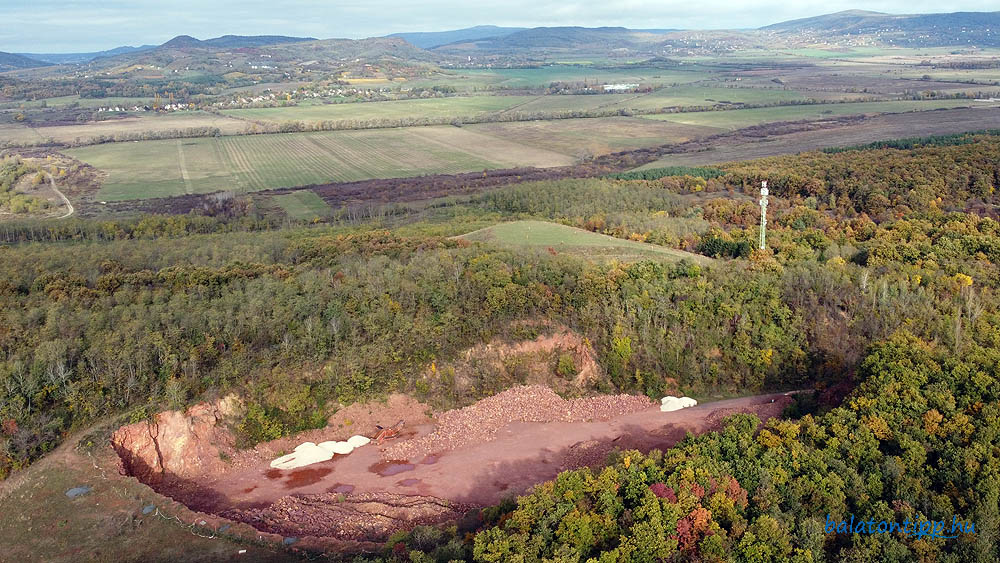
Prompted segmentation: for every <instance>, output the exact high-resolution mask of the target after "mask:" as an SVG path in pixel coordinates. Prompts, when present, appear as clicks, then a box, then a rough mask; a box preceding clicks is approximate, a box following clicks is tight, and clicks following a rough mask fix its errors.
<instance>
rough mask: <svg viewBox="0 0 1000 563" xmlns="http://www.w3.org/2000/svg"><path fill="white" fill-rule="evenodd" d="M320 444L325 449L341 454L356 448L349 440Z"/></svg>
mask: <svg viewBox="0 0 1000 563" xmlns="http://www.w3.org/2000/svg"><path fill="white" fill-rule="evenodd" d="M318 445H319V447H321V448H323V449H324V450H327V451H329V452H332V453H335V454H340V455H347V454H349V453H351V451H352V450H354V446H352V445H350V444H348V443H347V442H320V443H319V444H318Z"/></svg>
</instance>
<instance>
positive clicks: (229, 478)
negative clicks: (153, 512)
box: [151, 388, 791, 541]
mask: <svg viewBox="0 0 1000 563" xmlns="http://www.w3.org/2000/svg"><path fill="white" fill-rule="evenodd" d="M526 389H531V388H526ZM619 400H621V399H619ZM790 401H791V399H790V397H788V395H787V394H773V395H762V396H756V397H744V398H739V399H731V400H725V401H718V402H713V403H708V404H704V405H698V406H696V407H691V408H686V409H682V410H679V411H674V412H669V413H663V412H660V411H659V407H658V406H650V407H645V408H643V407H641V406H639V407H636V406H635V404H632V405H629V407H628V408H623V409H622V411H626V414H620V415H612V417H610V418H607V419H605V420H597V421H592V422H580V421H570V422H564V421H548V422H520V421H514V422H509V423H506V424H504V425H503V426H502V427H500V428H499V429H498V430H497V431H496V432H495V433H492V434H491V436H492V438H491V439H490V438H487V441H483V442H475V443H473V444H471V445H470V444H464V445H459V446H458V447H456V448H455V449H452V450H450V451H434V452H429V453H418V454H415V455H414V457H413V458H412V459H385V457H386V454H387V453H390V452H392V451H393V450H395V451H406V450H408V448H401V447H400V446H402V445H403V444H405V443H406V442H408V441H414V442H421V443H434V441H428V440H426V439H424V440H419V439H420V438H425V437H427V436H430V435H432V434H433V433H435V431H437V432H440V431H441V428H440V427H438V426H436V425H435V423H434V422H425V423H422V424H417V425H414V426H408V427H407V428H406V429H405V431H404V433H403V435H402V436H401V437H400V438H398V439H396V440H393V441H391V442H387V443H386V444H384V445H383V446H381V447H380V446H377V445H374V444H372V445H370V446H366V447H362V448H359V449H357V450H355V451H354V452H353V453H351V454H350V455H346V456H339V455H338V456H335V457H334V458H333V459H332V460H330V461H326V462H322V463H317V464H314V465H311V466H309V467H305V468H300V469H297V470H291V471H281V470H276V469H271V468H270V467H269V463H270V461H271V456H270V453H273V452H272V451H271V450H272V448H262V449H261V451H260V453H258V454H257V455H258V457H257V459H256V460H253V459H250V458H243V459H241V460H240V463H234V464H232V465H231V467H230V469H229V470H227V471H223V472H221V473H215V472H213V473H212V474H206V475H203V476H201V477H199V478H196V479H191V478H189V479H170V478H167V479H164V480H162V481H160V482H153V483H151V486H153V488H154V489H156V490H157V491H158V492H160V493H161V494H165V495H167V496H170V497H173V498H175V499H177V500H179V501H181V502H184V503H185V504H187V505H188V506H190V507H192V508H194V509H195V510H199V511H202V512H209V513H215V514H221V515H223V516H225V517H226V518H230V519H233V520H238V521H243V522H247V523H250V524H252V525H253V526H254V527H256V528H258V529H260V530H262V531H267V532H273V533H280V534H284V535H289V536H326V537H333V538H339V539H344V540H355V539H356V540H369V541H370V540H378V539H384V538H385V537H387V536H388V535H389V534H391V533H392V532H394V531H396V530H398V529H401V528H408V527H412V526H413V525H416V524H418V523H439V522H444V521H448V520H454V519H457V518H460V517H461V516H462V515H463V514H464V513H465V512H466V511H467V510H469V509H472V508H475V507H483V506H488V505H492V504H496V503H497V502H499V501H500V500H502V499H503V498H505V497H509V496H516V495H520V494H523V493H525V492H527V491H528V490H529V489H530V488H531V487H533V486H534V485H536V484H538V483H541V482H544V481H546V480H549V479H552V478H554V477H555V476H556V475H557V474H558V473H559V472H561V471H564V470H566V469H573V468H577V467H582V466H595V465H600V464H602V463H603V462H604V461H605V459H606V458H607V454H608V453H610V452H611V451H612V450H614V449H638V450H640V451H649V450H652V449H664V448H668V447H670V446H672V445H673V444H675V443H676V442H677V441H679V440H680V439H681V438H683V437H684V435H685V434H686V433H687V432H693V433H700V432H704V431H707V430H711V429H714V428H717V427H718V426H719V424H720V423H721V420H722V418H723V417H724V416H728V415H729V414H733V413H736V412H754V413H756V414H757V415H758V416H759V417H760V418H761V419H764V420H766V419H768V418H771V417H774V416H778V415H780V414H781V411H782V409H783V408H784V406H786V405H787V404H788V403H789V402H790ZM637 409H641V410H637ZM629 411H630V412H629ZM453 412H455V411H453ZM620 412H621V411H620ZM383 414H384V415H385V416H387V417H389V418H391V417H392V415H391V413H383ZM535 420H537V419H535ZM439 424H440V419H439ZM358 430H360V428H358ZM319 432H322V431H314V432H313V433H310V434H316V433H319ZM296 439H297V440H301V439H302V437H296ZM308 439H309V440H315V441H320V440H319V437H318V436H313V435H310V436H309V437H308ZM296 443H297V442H296ZM261 454H264V455H261ZM265 456H266V457H265Z"/></svg>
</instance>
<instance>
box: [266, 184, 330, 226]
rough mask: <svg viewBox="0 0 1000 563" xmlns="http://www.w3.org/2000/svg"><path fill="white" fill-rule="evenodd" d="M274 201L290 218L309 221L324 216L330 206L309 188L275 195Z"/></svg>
mask: <svg viewBox="0 0 1000 563" xmlns="http://www.w3.org/2000/svg"><path fill="white" fill-rule="evenodd" d="M274 201H275V203H277V204H278V206H279V207H281V209H282V210H284V212H285V213H286V214H288V216H289V217H291V218H292V219H301V220H305V221H310V220H312V219H315V218H316V217H324V216H326V215H327V214H328V213H329V212H330V206H329V205H327V204H326V202H325V201H323V199H322V198H320V197H319V196H318V195H316V193H315V192H313V191H310V190H298V191H296V192H293V193H290V194H285V195H280V196H275V198H274Z"/></svg>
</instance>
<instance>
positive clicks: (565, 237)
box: [460, 221, 712, 264]
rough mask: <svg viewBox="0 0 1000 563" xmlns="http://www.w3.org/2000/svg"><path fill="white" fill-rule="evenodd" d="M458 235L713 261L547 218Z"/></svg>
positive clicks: (631, 256)
mask: <svg viewBox="0 0 1000 563" xmlns="http://www.w3.org/2000/svg"><path fill="white" fill-rule="evenodd" d="M460 238H463V239H466V240H470V241H477V242H490V243H496V244H499V245H502V246H513V247H520V248H540V249H541V248H545V249H551V251H553V252H564V253H568V254H578V255H581V256H584V257H587V258H591V259H603V260H612V259H614V260H621V261H634V260H643V259H654V260H669V261H676V260H681V259H683V258H688V259H690V260H693V261H695V262H697V263H699V264H708V263H711V262H712V259H711V258H708V257H705V256H701V255H699V254H692V253H690V252H684V251H683V250H675V249H673V248H667V247H664V246H656V245H654V244H646V243H643V242H635V241H631V240H623V239H618V238H614V237H609V236H607V235H602V234H599V233H592V232H590V231H585V230H583V229H577V228H575V227H568V226H566V225H560V224H558V223H549V222H546V221H512V222H509V223H500V224H497V225H493V226H492V227H487V228H485V229H480V230H478V231H473V232H471V233H468V234H465V235H462V236H461V237H460Z"/></svg>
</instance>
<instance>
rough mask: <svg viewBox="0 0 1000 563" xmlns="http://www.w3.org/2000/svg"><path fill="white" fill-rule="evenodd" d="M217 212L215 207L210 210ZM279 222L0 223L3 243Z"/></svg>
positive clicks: (255, 227) (177, 218) (190, 218)
mask: <svg viewBox="0 0 1000 563" xmlns="http://www.w3.org/2000/svg"><path fill="white" fill-rule="evenodd" d="M208 211H214V210H211V209H210V210H208ZM279 226H280V222H279V221H277V220H275V219H273V218H267V217H262V216H258V215H255V214H251V215H245V214H240V215H239V216H236V217H233V216H226V215H223V216H210V215H207V214H188V215H144V216H141V217H136V218H126V219H106V220H88V219H76V218H72V219H67V220H63V221H59V222H58V223H55V222H39V221H34V220H23V221H4V222H0V243H7V244H13V243H22V242H57V241H112V240H128V239H156V238H168V237H182V236H186V235H192V234H210V233H231V232H245V231H260V230H270V229H276V228H278V227H279Z"/></svg>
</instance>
